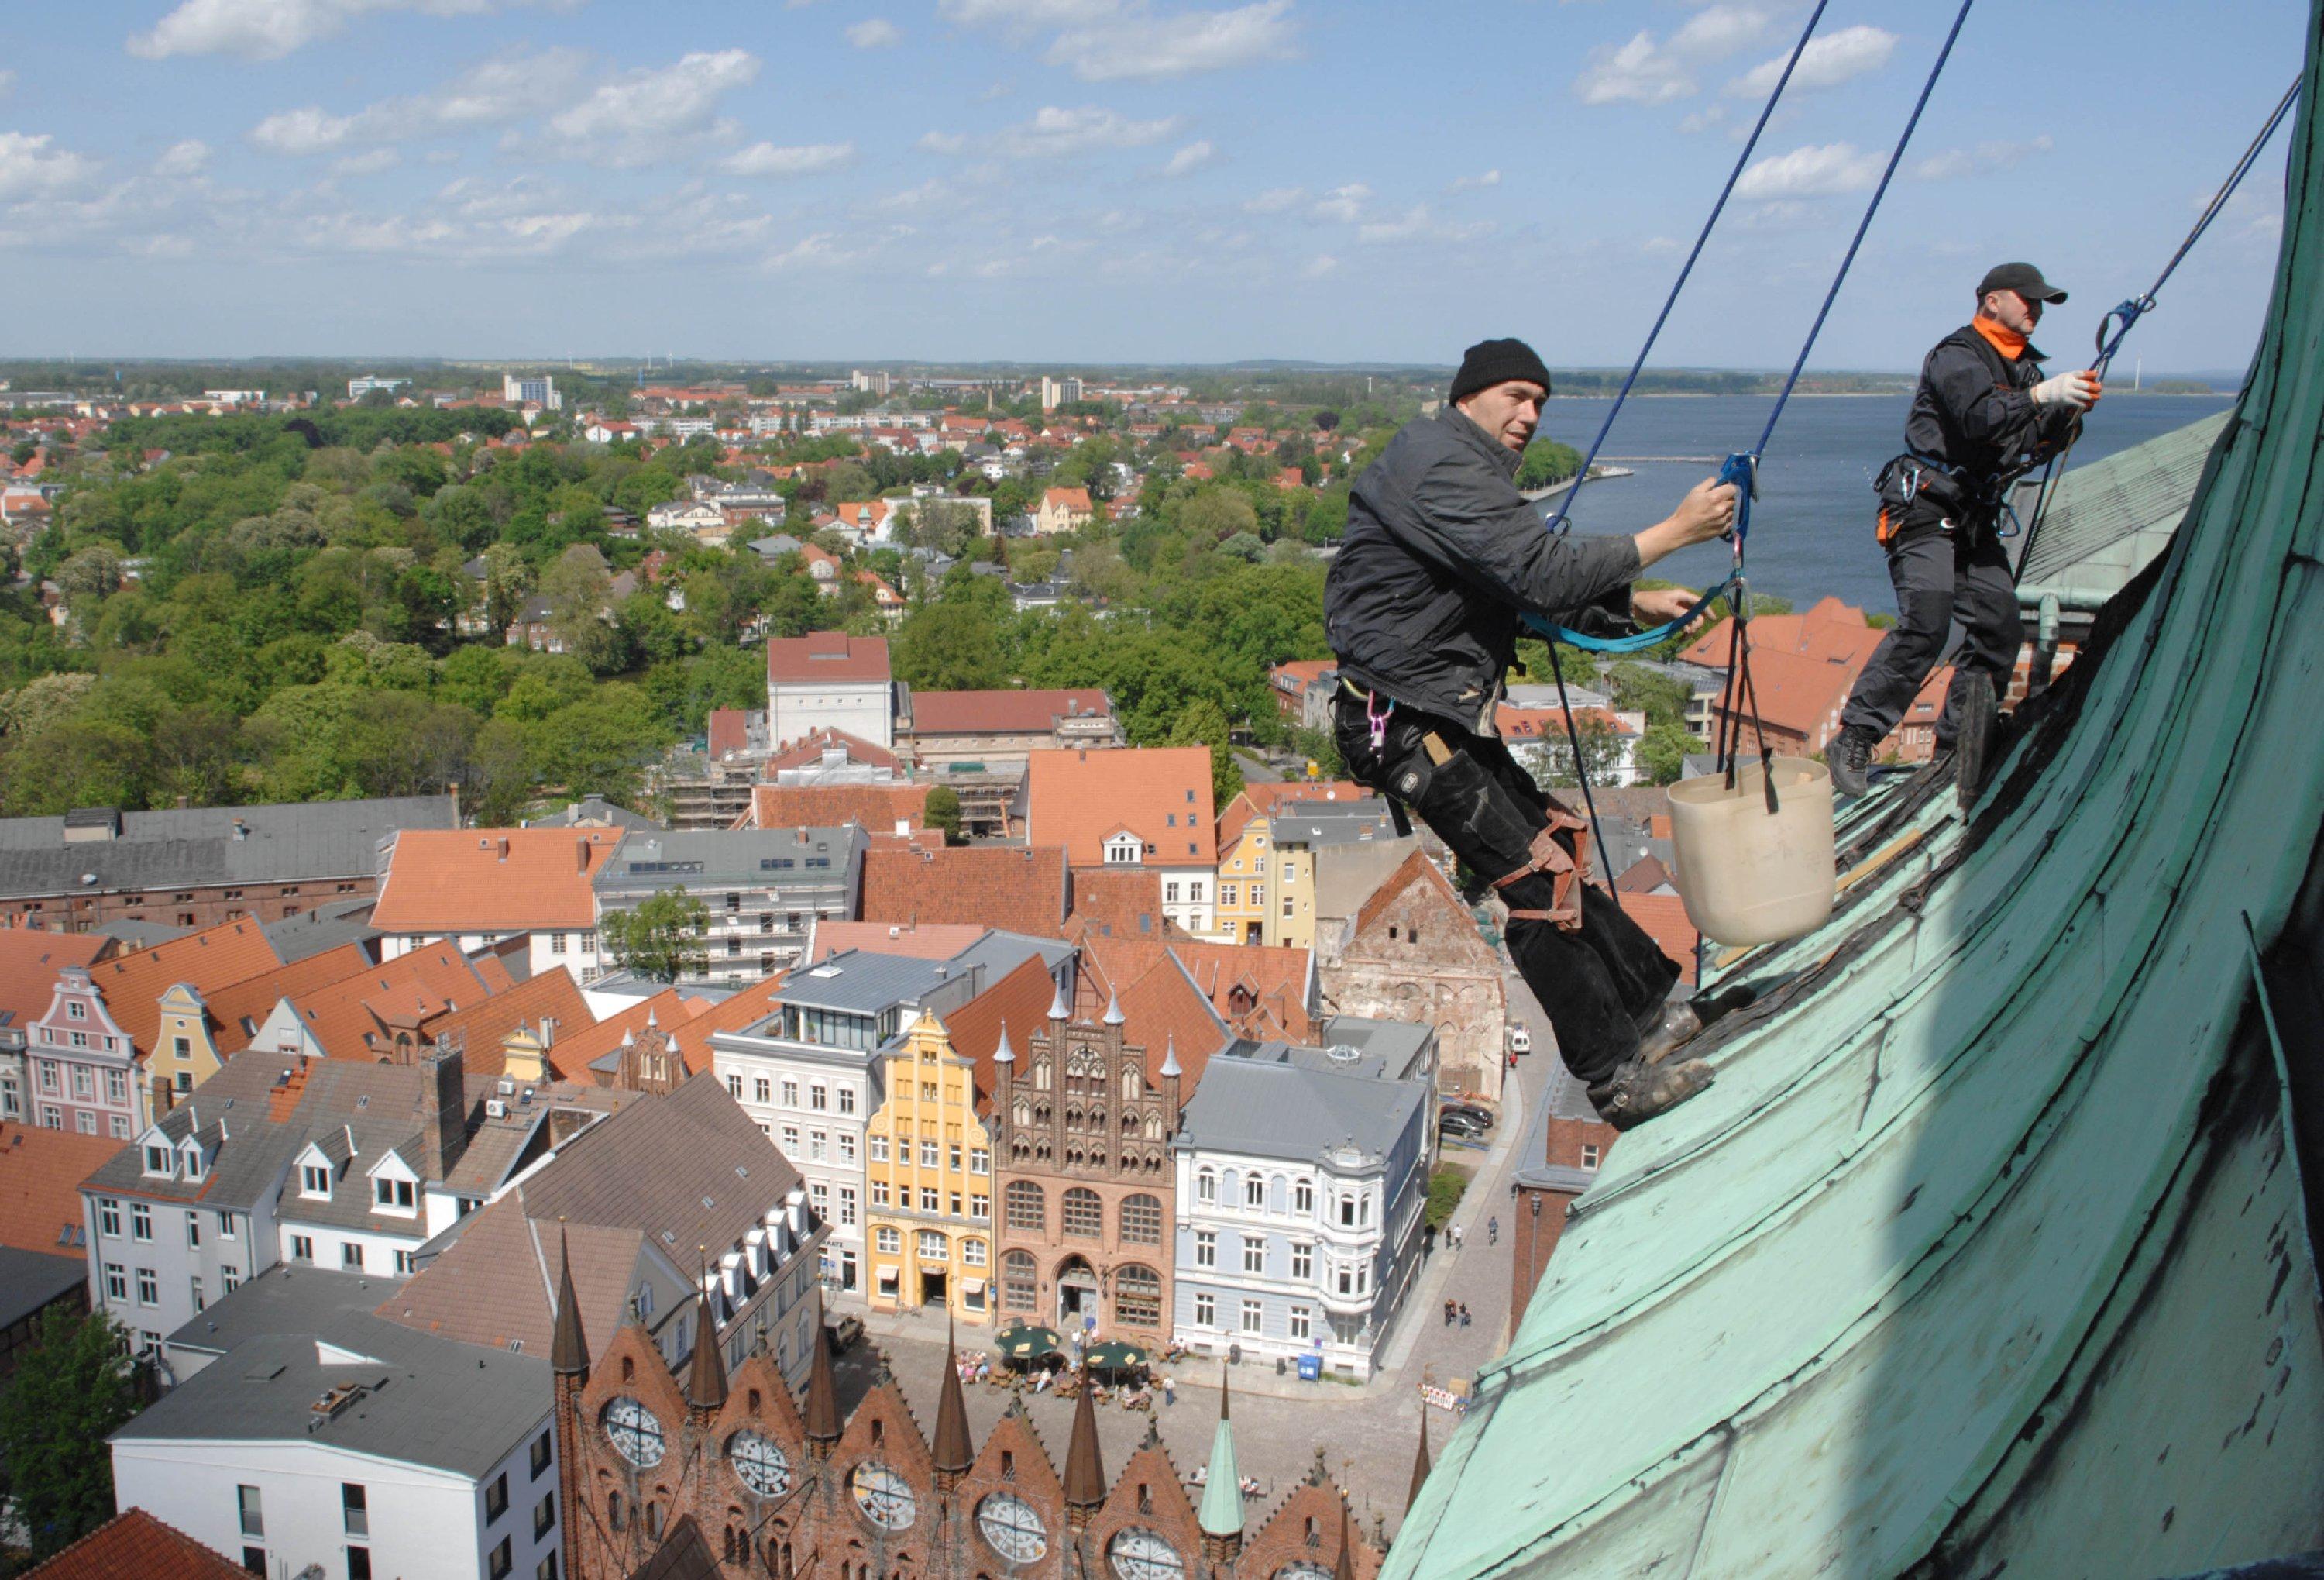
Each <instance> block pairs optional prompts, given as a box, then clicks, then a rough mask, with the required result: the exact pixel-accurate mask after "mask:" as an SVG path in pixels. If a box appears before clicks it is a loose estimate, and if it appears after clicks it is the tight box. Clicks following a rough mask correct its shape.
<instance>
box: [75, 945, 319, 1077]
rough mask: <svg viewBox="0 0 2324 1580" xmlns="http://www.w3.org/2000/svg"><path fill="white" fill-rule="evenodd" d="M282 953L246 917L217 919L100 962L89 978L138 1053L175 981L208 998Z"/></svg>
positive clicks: (149, 1044)
mask: <svg viewBox="0 0 2324 1580" xmlns="http://www.w3.org/2000/svg"><path fill="white" fill-rule="evenodd" d="M281 964H282V957H281V956H279V955H277V954H276V953H275V952H274V946H273V945H272V944H270V943H268V942H267V941H266V935H265V934H264V933H263V932H262V931H261V930H260V929H259V926H258V924H257V923H256V922H254V921H253V920H251V919H249V918H248V917H244V918H242V919H240V920H237V921H229V922H223V923H221V924H219V925H218V926H217V927H214V928H206V929H203V930H202V931H200V932H198V933H189V934H187V935H186V936H185V937H184V938H171V940H170V941H169V942H168V943H166V944H156V945H154V946H153V947H152V948H150V949H139V950H137V951H136V952H135V953H134V954H129V955H122V956H116V957H115V958H114V959H111V960H105V961H100V962H99V963H98V964H97V966H94V967H93V968H92V969H91V970H90V972H89V978H90V980H91V981H93V982H95V983H96V984H97V988H98V989H99V990H100V991H101V992H102V993H104V994H105V1007H106V1010H107V1012H110V1013H111V1014H112V1016H113V1020H114V1023H115V1025H117V1026H119V1027H120V1028H121V1029H122V1030H124V1031H126V1032H127V1033H129V1040H130V1043H131V1044H132V1046H134V1048H135V1049H137V1051H138V1052H139V1053H141V1054H150V1053H151V1052H152V1050H153V1039H154V1037H155V1036H156V1035H157V1034H158V1033H159V1031H160V1030H161V995H162V994H163V993H167V992H169V991H170V989H171V987H173V986H175V985H176V984H179V983H180V982H183V983H187V984H191V985H192V987H193V988H194V990H195V991H196V992H197V993H200V994H201V995H202V996H203V997H204V998H208V996H209V995H210V994H211V993H214V992H216V991H217V990H218V989H219V988H222V987H230V986H232V985H233V984H235V983H237V982H247V981H249V980H250V978H252V977H254V976H256V975H260V974H262V973H263V972H268V971H272V970H275V969H277V968H279V967H280V966H281Z"/></svg>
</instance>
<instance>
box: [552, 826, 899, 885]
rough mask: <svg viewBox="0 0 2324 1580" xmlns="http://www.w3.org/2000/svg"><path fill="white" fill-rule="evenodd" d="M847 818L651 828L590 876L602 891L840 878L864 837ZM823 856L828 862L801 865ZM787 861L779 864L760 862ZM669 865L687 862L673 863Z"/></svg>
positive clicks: (628, 838) (624, 843) (865, 841)
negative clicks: (803, 824) (828, 822)
mask: <svg viewBox="0 0 2324 1580" xmlns="http://www.w3.org/2000/svg"><path fill="white" fill-rule="evenodd" d="M868 844H869V840H868V838H867V837H866V836H865V835H864V833H863V831H862V829H860V828H858V827H854V826H853V824H846V825H843V826H841V827H836V828H808V829H806V830H804V831H802V830H800V829H797V828H717V829H700V830H695V831H690V832H676V833H673V832H669V831H666V830H662V829H659V828H657V829H653V830H652V831H650V832H649V833H643V834H639V833H632V834H630V835H627V836H624V837H623V838H622V843H621V845H619V846H618V847H616V848H615V850H614V852H613V855H611V856H609V857H607V858H606V859H605V861H604V864H602V865H600V866H599V867H598V869H597V873H596V875H595V877H594V878H592V879H591V880H590V886H591V887H592V888H594V889H595V890H596V892H598V893H599V894H601V895H603V894H651V893H654V892H657V891H659V890H662V889H669V888H686V889H705V888H718V887H722V886H723V887H726V888H756V887H761V886H763V885H767V884H792V883H837V884H842V885H844V884H845V883H846V882H847V876H848V873H849V871H850V870H851V868H852V867H853V864H854V862H855V859H856V857H857V855H858V854H859V852H860V847H862V846H863V845H868ZM816 858H822V859H825V860H827V861H829V862H830V863H831V865H830V866H829V867H828V868H822V867H815V868H810V867H809V866H807V862H809V861H810V860H814V859H816ZM775 861H787V862H789V863H791V864H792V865H791V866H789V867H787V868H782V869H779V870H778V869H775V868H772V867H768V866H765V865H762V863H766V862H775ZM673 866H677V867H681V868H689V869H692V870H685V871H673V870H671V869H672V867H673Z"/></svg>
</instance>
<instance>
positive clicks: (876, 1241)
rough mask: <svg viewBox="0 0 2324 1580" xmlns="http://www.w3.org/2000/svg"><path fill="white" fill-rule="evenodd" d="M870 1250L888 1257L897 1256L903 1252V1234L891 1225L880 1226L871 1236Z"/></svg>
mask: <svg viewBox="0 0 2324 1580" xmlns="http://www.w3.org/2000/svg"><path fill="white" fill-rule="evenodd" d="M871 1245H872V1249H874V1250H875V1251H879V1252H882V1253H884V1254H886V1255H889V1256H899V1255H901V1254H902V1253H903V1250H904V1235H903V1232H902V1231H901V1230H899V1229H898V1228H896V1227H895V1226H894V1225H893V1224H881V1225H880V1226H879V1228H877V1229H876V1230H874V1231H872V1235H871Z"/></svg>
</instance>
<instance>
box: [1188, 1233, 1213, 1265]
mask: <svg viewBox="0 0 2324 1580" xmlns="http://www.w3.org/2000/svg"><path fill="white" fill-rule="evenodd" d="M1194 1265H1195V1266H1196V1267H1216V1266H1218V1265H1219V1236H1218V1232H1217V1231H1216V1230H1213V1229H1197V1230H1195V1231H1194Z"/></svg>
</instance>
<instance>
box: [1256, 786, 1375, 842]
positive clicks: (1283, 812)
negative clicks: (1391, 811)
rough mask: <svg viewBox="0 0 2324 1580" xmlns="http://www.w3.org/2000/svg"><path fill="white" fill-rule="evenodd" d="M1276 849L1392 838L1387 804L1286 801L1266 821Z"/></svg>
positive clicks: (1369, 798) (1367, 799) (1371, 802)
mask: <svg viewBox="0 0 2324 1580" xmlns="http://www.w3.org/2000/svg"><path fill="white" fill-rule="evenodd" d="M1268 829H1269V830H1270V831H1271V832H1272V834H1273V835H1274V837H1275V843H1276V844H1277V845H1354V844H1358V843H1360V841H1363V840H1367V839H1373V840H1388V839H1393V838H1395V837H1396V828H1395V825H1394V823H1393V822H1392V820H1391V819H1390V818H1389V817H1388V803H1387V802H1386V801H1384V800H1380V799H1377V798H1373V797H1367V798H1365V799H1362V800H1355V801H1286V803H1284V804H1283V805H1282V806H1280V807H1277V808H1276V809H1275V811H1274V813H1273V814H1272V815H1271V816H1270V817H1269V818H1268Z"/></svg>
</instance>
